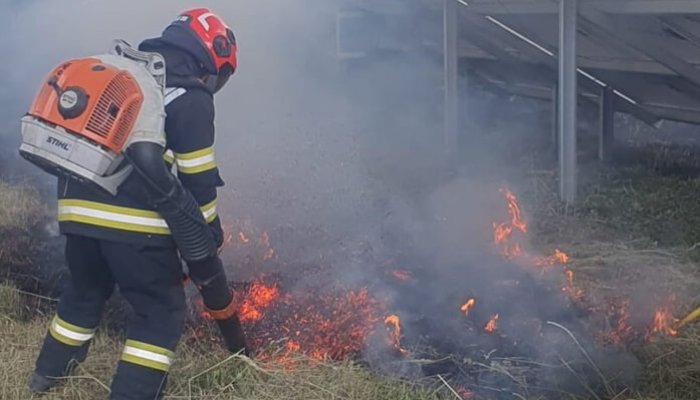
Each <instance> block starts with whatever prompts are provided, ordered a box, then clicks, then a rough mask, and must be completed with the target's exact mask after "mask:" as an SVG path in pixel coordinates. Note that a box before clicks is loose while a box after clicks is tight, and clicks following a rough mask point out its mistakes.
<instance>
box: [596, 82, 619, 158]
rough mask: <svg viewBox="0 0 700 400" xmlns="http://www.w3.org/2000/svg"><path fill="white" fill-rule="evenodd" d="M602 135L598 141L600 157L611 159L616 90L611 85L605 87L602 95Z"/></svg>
mask: <svg viewBox="0 0 700 400" xmlns="http://www.w3.org/2000/svg"><path fill="white" fill-rule="evenodd" d="M599 116H600V136H599V141H598V158H599V159H600V161H603V162H607V161H610V158H611V156H612V146H613V142H614V140H615V92H614V91H613V88H612V87H610V86H606V87H605V88H603V90H602V93H601V96H600V113H599Z"/></svg>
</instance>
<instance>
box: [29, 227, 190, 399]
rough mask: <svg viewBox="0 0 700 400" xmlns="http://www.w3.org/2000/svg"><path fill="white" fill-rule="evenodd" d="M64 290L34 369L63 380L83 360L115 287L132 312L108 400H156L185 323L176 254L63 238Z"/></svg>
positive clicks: (91, 240) (96, 241)
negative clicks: (64, 257) (68, 277)
mask: <svg viewBox="0 0 700 400" xmlns="http://www.w3.org/2000/svg"><path fill="white" fill-rule="evenodd" d="M66 261H67V263H68V268H69V270H70V279H69V281H68V285H67V287H66V288H65V290H64V292H63V293H62V295H61V298H60V300H59V303H58V310H57V315H56V316H55V318H54V320H53V321H52V323H51V327H50V329H49V332H47V335H46V338H45V340H44V343H43V347H42V349H41V352H40V354H39V357H38V359H37V362H36V372H37V373H39V374H41V375H43V376H46V377H61V376H65V375H66V374H67V373H68V372H69V370H70V368H71V366H73V365H75V363H76V362H80V361H82V360H83V359H84V358H85V355H86V353H87V348H88V346H89V345H90V341H91V340H92V335H93V334H94V330H95V329H96V327H97V326H98V324H99V321H100V316H101V314H102V310H103V307H104V304H105V302H106V301H107V300H108V299H109V297H110V296H111V295H112V293H113V291H114V288H115V285H116V286H118V287H119V291H120V293H121V294H122V296H123V297H124V298H125V299H126V301H127V302H128V303H129V305H130V306H131V308H132V313H131V314H130V317H129V320H128V331H127V342H126V344H125V346H124V350H123V353H122V356H121V359H120V361H119V365H118V366H117V371H116V374H115V376H114V379H113V381H112V387H111V397H110V398H111V399H119V400H153V399H160V398H161V396H162V390H163V388H164V387H165V382H166V377H167V373H168V370H169V367H170V363H171V362H172V358H173V355H174V351H175V348H176V346H177V344H178V342H179V340H180V337H181V335H182V330H183V324H184V319H185V308H186V305H185V294H184V288H183V285H182V269H181V264H180V259H179V256H178V254H177V252H176V249H175V248H167V247H139V246H134V245H130V244H125V243H116V242H108V241H102V240H96V239H92V238H87V237H81V236H71V235H69V236H67V242H66Z"/></svg>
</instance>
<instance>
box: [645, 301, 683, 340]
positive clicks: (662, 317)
mask: <svg viewBox="0 0 700 400" xmlns="http://www.w3.org/2000/svg"><path fill="white" fill-rule="evenodd" d="M676 322H678V320H677V319H674V318H673V316H672V315H671V313H669V312H668V310H666V309H665V308H663V307H662V308H660V309H658V310H656V312H655V313H654V321H653V323H652V327H651V331H650V332H649V335H653V334H655V333H662V334H664V335H668V336H676V335H677V334H678V331H677V330H676V329H674V328H673V325H675V323H676Z"/></svg>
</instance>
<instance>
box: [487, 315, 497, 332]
mask: <svg viewBox="0 0 700 400" xmlns="http://www.w3.org/2000/svg"><path fill="white" fill-rule="evenodd" d="M497 322H498V314H494V315H492V316H491V319H490V320H489V322H487V323H486V326H484V330H485V331H486V332H489V333H491V332H493V331H495V330H496V327H497Z"/></svg>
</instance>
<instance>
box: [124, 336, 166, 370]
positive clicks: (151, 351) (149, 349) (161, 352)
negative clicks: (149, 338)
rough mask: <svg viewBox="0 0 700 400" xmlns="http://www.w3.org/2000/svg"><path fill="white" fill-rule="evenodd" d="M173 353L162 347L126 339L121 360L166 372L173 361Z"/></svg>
mask: <svg viewBox="0 0 700 400" xmlns="http://www.w3.org/2000/svg"><path fill="white" fill-rule="evenodd" d="M173 356H174V353H173V352H172V351H170V350H168V349H165V348H163V347H158V346H154V345H152V344H148V343H144V342H139V341H136V340H131V339H129V340H127V341H126V344H125V346H124V351H123V352H122V357H121V360H122V361H125V362H128V363H132V364H136V365H140V366H142V367H146V368H151V369H155V370H158V371H163V372H167V371H168V370H170V365H171V364H172V362H173Z"/></svg>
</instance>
